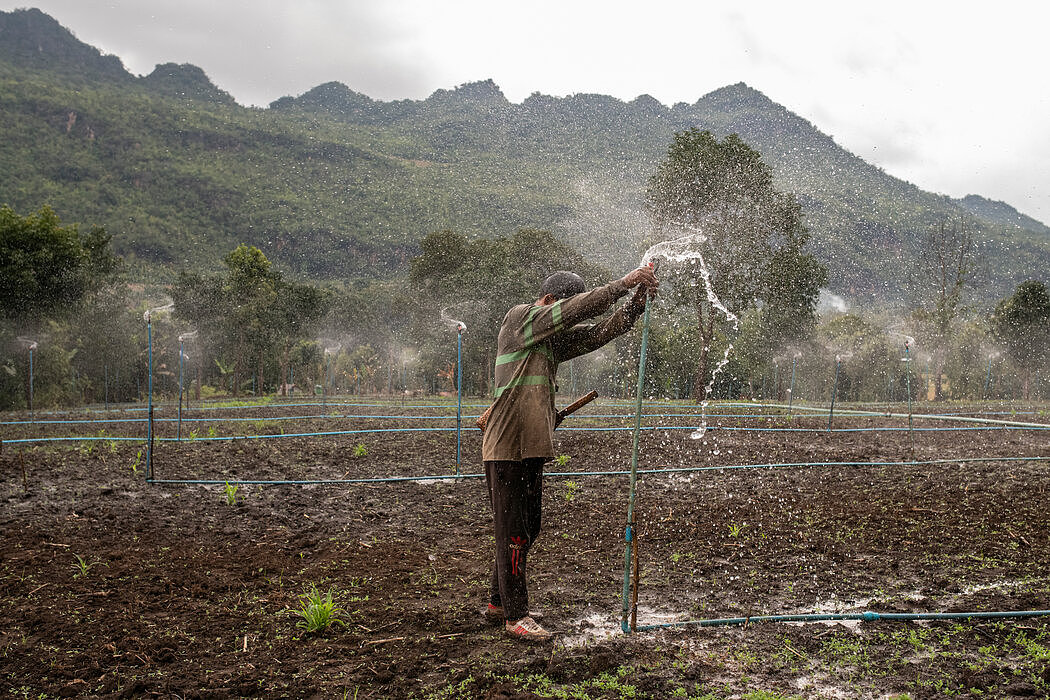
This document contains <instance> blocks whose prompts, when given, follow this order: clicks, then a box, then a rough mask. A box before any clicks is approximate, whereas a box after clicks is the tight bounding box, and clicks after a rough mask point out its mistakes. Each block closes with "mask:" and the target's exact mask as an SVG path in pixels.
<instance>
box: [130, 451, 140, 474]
mask: <svg viewBox="0 0 1050 700" xmlns="http://www.w3.org/2000/svg"><path fill="white" fill-rule="evenodd" d="M141 464H142V450H139V452H138V454H137V455H135V461H134V462H132V463H131V473H132V474H138V473H139V466H140V465H141Z"/></svg>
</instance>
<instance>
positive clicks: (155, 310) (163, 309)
mask: <svg viewBox="0 0 1050 700" xmlns="http://www.w3.org/2000/svg"><path fill="white" fill-rule="evenodd" d="M174 308H175V302H173V301H169V302H168V303H167V304H164V305H163V306H154V307H152V308H149V309H146V311H145V313H143V314H142V320H143V321H145V322H146V323H149V322H150V321H151V320H152V319H153V314H161V313H167V312H169V311H171V310H172V309H174Z"/></svg>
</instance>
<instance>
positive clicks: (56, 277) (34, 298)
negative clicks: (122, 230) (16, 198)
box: [0, 205, 120, 324]
mask: <svg viewBox="0 0 1050 700" xmlns="http://www.w3.org/2000/svg"><path fill="white" fill-rule="evenodd" d="M119 267H120V260H119V259H118V258H115V257H114V256H113V254H112V252H111V250H110V236H109V235H108V234H107V233H106V231H105V229H103V228H101V227H98V226H96V227H93V228H92V229H91V230H90V232H89V233H87V234H86V235H82V234H81V233H80V232H79V230H78V227H77V225H76V224H73V225H70V226H62V222H61V221H60V220H59V218H58V215H57V214H55V212H54V211H52V210H51V208H50V207H47V206H44V207H41V209H40V211H38V212H37V213H36V214H30V215H29V216H26V217H24V218H23V217H20V216H18V214H16V213H15V211H14V210H13V209H11V208H10V207H8V206H6V205H5V206H2V207H0V313H2V314H3V317H4V318H7V319H18V320H19V321H21V322H23V323H29V324H35V323H39V322H40V321H42V320H43V319H45V318H51V317H58V316H65V315H67V314H68V313H69V312H72V311H73V310H74V308H75V305H76V304H77V303H78V302H80V301H81V300H82V299H83V298H84V296H85V295H86V294H87V293H88V292H90V291H92V290H94V289H97V288H98V287H99V286H100V285H102V284H104V283H105V281H106V280H107V279H108V278H109V276H110V275H112V274H113V273H114V272H116V271H117V270H118V269H119Z"/></svg>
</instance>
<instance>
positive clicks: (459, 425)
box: [456, 325, 463, 476]
mask: <svg viewBox="0 0 1050 700" xmlns="http://www.w3.org/2000/svg"><path fill="white" fill-rule="evenodd" d="M458 330H459V332H458V333H456V476H459V459H460V452H461V449H462V437H461V435H462V430H463V326H462V325H461V326H459V329H458Z"/></svg>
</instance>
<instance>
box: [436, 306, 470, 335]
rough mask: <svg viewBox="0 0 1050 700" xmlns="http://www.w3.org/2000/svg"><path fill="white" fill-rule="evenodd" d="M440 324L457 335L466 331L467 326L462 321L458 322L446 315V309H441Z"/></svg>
mask: <svg viewBox="0 0 1050 700" xmlns="http://www.w3.org/2000/svg"><path fill="white" fill-rule="evenodd" d="M441 322H442V323H444V324H445V325H446V326H448V327H449V328H451V329H452V330H454V331H456V332H457V333H463V332H464V331H466V330H467V324H465V323H463V322H462V321H458V320H456V319H454V318H452V317H451V316H449V315H448V308H447V307H446V308H444V309H441Z"/></svg>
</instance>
